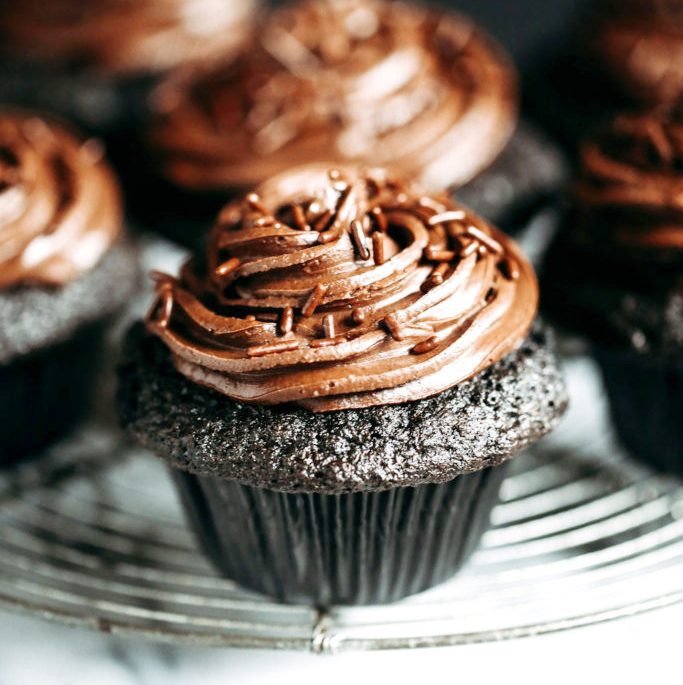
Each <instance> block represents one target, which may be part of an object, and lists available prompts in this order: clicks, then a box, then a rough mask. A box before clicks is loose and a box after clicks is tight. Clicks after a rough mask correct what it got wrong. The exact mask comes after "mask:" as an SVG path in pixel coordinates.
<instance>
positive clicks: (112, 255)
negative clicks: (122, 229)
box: [0, 241, 140, 364]
mask: <svg viewBox="0 0 683 685" xmlns="http://www.w3.org/2000/svg"><path fill="white" fill-rule="evenodd" d="M139 280H140V267H139V264H138V260H137V256H136V253H135V250H134V247H133V246H132V244H130V243H128V242H126V241H119V242H118V243H116V244H115V245H114V246H113V247H112V248H111V249H110V250H109V251H108V252H107V254H106V255H105V256H104V257H103V258H102V259H101V260H100V262H99V263H98V264H97V265H96V266H95V267H94V268H93V269H91V270H90V271H88V272H87V273H86V274H85V275H84V276H82V277H81V278H79V279H77V280H75V281H72V282H70V283H68V284H66V285H64V286H61V287H52V288H50V287H38V286H20V287H17V288H12V289H9V290H4V291H0V364H8V363H11V362H12V361H13V360H14V359H16V358H18V357H22V356H24V355H27V354H30V353H31V352H35V351H37V350H40V349H42V348H44V347H46V346H47V345H52V344H55V343H59V342H62V341H64V340H66V339H67V338H69V337H70V336H71V335H73V333H74V332H75V331H76V330H77V329H79V328H81V327H83V326H87V325H89V324H92V323H95V322H96V321H99V320H102V319H105V318H107V317H108V316H110V315H112V314H114V313H115V312H116V311H117V310H118V309H119V308H120V307H121V306H122V305H123V304H124V303H125V302H127V301H128V299H129V298H130V296H131V295H132V294H133V292H134V291H135V290H136V288H137V287H138V284H139Z"/></svg>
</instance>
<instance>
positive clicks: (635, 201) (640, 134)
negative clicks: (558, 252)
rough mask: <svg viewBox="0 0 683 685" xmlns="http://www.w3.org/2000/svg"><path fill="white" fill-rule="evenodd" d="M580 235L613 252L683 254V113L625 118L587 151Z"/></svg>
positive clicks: (664, 110) (668, 110)
mask: <svg viewBox="0 0 683 685" xmlns="http://www.w3.org/2000/svg"><path fill="white" fill-rule="evenodd" d="M576 194H577V201H578V202H577V204H578V208H579V212H580V214H581V216H582V221H581V222H580V231H579V234H580V236H581V239H582V240H583V241H585V242H588V243H595V242H597V243H603V244H604V243H607V244H608V245H610V246H612V247H623V248H655V249H659V250H667V251H668V250H682V249H683V110H682V109H681V107H680V106H674V107H659V108H657V109H654V110H650V111H647V112H643V113H637V114H623V115H620V116H618V117H616V119H615V120H614V121H613V122H612V124H611V126H610V127H609V128H608V129H607V130H606V131H605V132H604V133H603V134H602V136H601V137H599V138H598V139H596V140H593V141H590V142H588V143H586V144H585V145H584V146H583V149H582V170H581V177H580V180H579V182H578V184H577V188H576Z"/></svg>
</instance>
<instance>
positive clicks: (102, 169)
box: [0, 112, 122, 288]
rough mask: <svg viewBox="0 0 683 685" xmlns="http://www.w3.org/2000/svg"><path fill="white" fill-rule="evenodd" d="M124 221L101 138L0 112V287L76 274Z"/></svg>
mask: <svg viewBox="0 0 683 685" xmlns="http://www.w3.org/2000/svg"><path fill="white" fill-rule="evenodd" d="M121 227H122V209H121V198H120V193H119V188H118V184H117V182H116V180H115V178H114V175H113V173H112V171H111V170H110V169H109V167H108V166H107V164H106V163H105V162H104V160H103V149H102V146H101V144H100V143H98V142H97V141H95V140H81V139H79V138H77V137H76V136H75V135H73V134H72V133H71V132H69V131H67V130H66V129H64V128H62V127H61V126H59V125H57V124H54V123H51V122H47V121H45V120H43V119H40V118H38V117H35V116H32V115H28V114H25V113H17V112H0V288H10V287H13V286H20V285H36V284H38V285H48V286H60V285H64V284H66V283H68V282H70V281H73V280H75V279H77V278H78V277H79V276H81V275H82V274H83V273H85V272H87V271H88V270H90V269H92V268H93V267H94V266H95V264H97V262H99V260H100V259H101V258H102V256H103V255H104V253H105V252H106V251H107V250H108V249H109V248H110V247H111V245H112V244H113V242H114V241H115V240H116V238H117V236H118V235H119V233H120V232H121Z"/></svg>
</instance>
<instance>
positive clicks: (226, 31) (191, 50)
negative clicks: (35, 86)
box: [0, 0, 256, 73]
mask: <svg viewBox="0 0 683 685" xmlns="http://www.w3.org/2000/svg"><path fill="white" fill-rule="evenodd" d="M255 6H256V0H48V1H47V2H44V1H42V0H21V1H20V2H3V3H1V4H0V38H2V41H3V43H4V45H3V49H4V50H6V51H7V52H10V53H12V54H14V55H17V56H20V57H26V58H29V57H30V58H37V59H41V60H47V61H51V60H56V61H58V62H60V63H71V64H74V65H77V66H82V67H89V68H95V69H98V70H101V71H104V72H114V73H135V72H148V71H150V72H154V71H161V70H165V69H168V68H170V67H173V66H175V65H177V64H180V63H181V62H187V61H188V60H190V61H192V60H201V59H207V58H214V57H217V56H219V55H220V56H225V55H226V53H227V54H230V52H231V51H234V50H235V49H237V48H238V46H239V45H240V44H241V42H242V40H243V39H244V37H245V35H246V34H247V31H248V28H249V26H248V23H249V18H250V15H251V14H252V12H253V10H254V8H255Z"/></svg>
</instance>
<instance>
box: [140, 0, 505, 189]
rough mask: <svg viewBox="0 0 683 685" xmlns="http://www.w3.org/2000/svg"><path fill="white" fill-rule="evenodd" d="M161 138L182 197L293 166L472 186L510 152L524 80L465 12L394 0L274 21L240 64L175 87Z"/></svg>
mask: <svg viewBox="0 0 683 685" xmlns="http://www.w3.org/2000/svg"><path fill="white" fill-rule="evenodd" d="M157 104H158V108H159V111H160V114H159V117H158V118H157V121H156V123H155V126H154V129H153V131H152V132H151V137H152V141H153V143H154V145H155V146H156V147H157V148H158V150H159V152H160V154H161V156H162V163H163V165H164V169H165V172H166V173H167V175H168V176H169V177H170V178H171V180H172V181H174V182H176V183H177V184H179V185H181V186H185V187H190V188H195V189H202V190H215V189H222V188H226V187H248V186H251V185H253V184H257V183H259V182H262V181H264V180H265V179H267V178H270V177H272V176H273V175H275V174H277V173H280V172H283V171H285V170H286V169H288V168H291V166H292V164H293V161H294V163H295V164H305V163H318V162H326V163H327V162H329V163H331V164H334V165H343V164H345V163H348V162H350V161H363V162H367V163H370V164H373V165H382V166H387V165H389V166H393V167H395V168H397V169H398V171H399V172H400V173H401V175H402V176H406V177H414V178H419V179H421V181H422V182H423V183H425V184H426V185H428V186H430V187H438V188H442V187H445V186H446V185H453V184H462V183H464V182H466V181H468V180H469V179H470V178H471V177H472V176H474V175H475V174H476V173H477V172H478V171H480V170H481V169H482V168H484V167H485V166H487V165H488V164H489V163H490V162H491V161H492V160H493V159H494V158H495V157H496V156H497V154H498V153H499V152H500V150H501V149H502V148H503V147H504V146H505V144H506V143H507V141H508V139H509V137H510V135H511V133H512V130H513V128H514V124H515V118H516V77H515V74H514V70H513V68H512V66H511V65H510V64H509V63H508V61H507V58H506V57H505V56H504V55H503V54H502V52H501V50H500V49H499V48H498V47H497V46H496V45H495V44H494V43H493V42H492V41H491V40H490V39H489V38H488V37H487V36H486V35H484V34H483V33H482V32H481V31H479V30H478V29H477V28H476V27H474V26H473V25H472V23H471V22H470V21H469V20H467V19H465V18H463V17H460V16H457V15H448V14H443V13H438V12H435V11H431V10H425V9H422V8H413V7H408V6H406V5H403V4H401V3H398V2H388V1H387V0H301V1H300V2H298V3H296V4H293V5H291V6H288V7H285V8H283V9H280V10H275V11H272V12H271V13H270V14H269V15H268V17H267V18H266V20H265V22H264V24H263V26H262V27H261V28H260V30H259V31H258V32H257V34H256V35H255V39H254V42H253V44H252V45H249V47H248V49H247V50H246V51H245V52H244V53H243V55H242V56H241V58H240V59H238V60H237V61H236V63H234V64H231V65H229V66H224V65H220V66H218V67H211V68H209V69H207V70H204V71H202V72H196V71H195V72H194V73H191V74H189V76H185V77H184V78H181V79H172V80H170V81H169V82H168V83H166V84H164V86H163V87H162V88H161V89H160V90H159V91H158V97H157Z"/></svg>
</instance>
